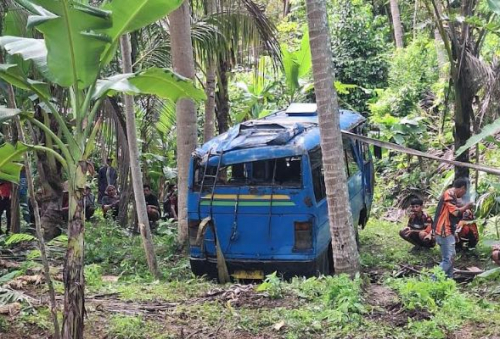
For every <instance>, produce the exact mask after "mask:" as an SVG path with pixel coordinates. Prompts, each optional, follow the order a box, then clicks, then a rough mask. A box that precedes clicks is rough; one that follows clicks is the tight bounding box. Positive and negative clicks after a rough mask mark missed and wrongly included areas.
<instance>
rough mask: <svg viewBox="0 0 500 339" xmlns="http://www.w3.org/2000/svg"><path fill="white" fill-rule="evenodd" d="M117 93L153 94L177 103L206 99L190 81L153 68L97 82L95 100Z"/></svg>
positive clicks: (170, 72) (164, 70)
mask: <svg viewBox="0 0 500 339" xmlns="http://www.w3.org/2000/svg"><path fill="white" fill-rule="evenodd" d="M117 92H120V93H128V94H151V95H156V96H159V97H161V98H165V99H170V100H172V101H177V100H178V99H179V98H181V97H191V98H192V99H195V100H203V99H205V98H206V96H205V92H204V91H203V90H201V89H197V88H194V87H193V85H192V82H191V81H190V80H189V79H186V78H184V77H181V76H180V75H177V74H175V73H174V72H172V71H170V70H167V69H162V68H157V67H153V68H150V69H148V70H146V71H143V72H139V73H137V74H118V75H114V76H111V77H109V78H106V79H103V80H99V81H97V85H96V91H95V93H94V98H96V99H98V98H101V97H102V96H104V95H114V94H116V93H117Z"/></svg>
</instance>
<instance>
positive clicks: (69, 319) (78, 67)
mask: <svg viewBox="0 0 500 339" xmlns="http://www.w3.org/2000/svg"><path fill="white" fill-rule="evenodd" d="M16 2H17V3H18V4H20V5H21V6H22V7H24V8H25V9H26V10H27V11H28V12H29V13H30V15H29V17H28V21H27V22H28V23H27V27H28V28H34V29H36V30H37V31H39V32H40V33H41V35H42V36H43V38H42V39H37V38H26V37H22V36H14V35H12V36H3V37H0V46H1V47H3V48H4V49H5V51H6V52H7V53H8V54H9V55H12V56H17V57H20V58H22V60H24V62H30V63H32V64H33V65H34V66H35V69H36V70H37V74H40V76H41V79H29V78H27V77H26V76H25V75H24V72H22V68H21V67H22V66H23V65H21V64H20V63H19V64H16V63H11V64H1V65H0V78H2V79H3V80H5V81H6V82H8V83H10V84H12V85H13V86H15V87H17V88H20V89H22V90H25V91H28V92H30V93H31V94H32V97H35V98H36V100H37V101H38V102H40V103H41V104H39V108H40V109H42V110H44V111H46V112H47V113H49V114H52V116H53V117H54V118H55V120H56V121H57V123H58V125H59V128H60V130H61V133H62V135H61V136H58V135H56V134H55V133H54V132H52V131H51V129H50V127H49V126H47V125H45V124H44V123H42V122H40V121H39V120H37V119H35V118H34V117H33V115H32V114H30V112H21V111H9V112H8V114H7V112H6V114H4V116H5V117H6V118H12V117H13V116H16V115H18V114H20V115H21V117H22V118H23V119H25V120H28V121H30V122H31V123H32V124H34V125H35V126H37V127H38V128H40V129H41V130H42V131H44V132H45V134H46V135H47V136H48V137H50V138H51V139H52V141H53V143H54V145H55V147H54V148H55V149H54V150H53V152H52V153H55V154H57V155H58V156H56V157H57V159H58V160H59V161H60V162H61V163H62V164H63V165H64V166H65V170H66V173H67V177H68V182H69V196H70V199H69V215H68V248H67V254H66V262H65V270H64V284H65V297H64V314H63V316H64V320H63V329H62V337H63V338H83V316H84V313H85V312H84V277H83V263H84V261H83V248H84V247H83V240H84V239H83V235H84V221H83V220H84V216H83V213H84V212H83V209H82V206H81V203H80V202H81V199H82V196H83V189H84V187H85V184H86V180H87V178H86V173H87V168H88V162H87V160H88V156H89V155H90V153H91V152H89V151H88V150H89V149H90V148H92V147H93V145H94V143H95V140H94V139H93V138H94V136H95V134H96V133H95V132H94V133H93V131H94V130H95V129H96V128H98V127H97V126H98V125H97V126H96V124H94V120H95V117H96V114H97V112H98V110H99V108H100V106H101V104H102V102H103V100H105V98H106V97H107V96H111V95H116V94H118V93H127V94H150V95H157V96H159V97H161V98H164V99H170V100H172V101H174V102H175V101H176V100H178V99H179V98H183V97H190V98H193V99H195V100H203V99H205V94H204V92H203V91H202V90H199V89H196V88H195V87H194V85H193V84H192V82H191V81H189V80H187V79H185V78H182V77H180V76H178V75H177V74H175V73H173V72H172V71H170V70H167V69H160V68H151V69H147V70H143V71H141V72H137V73H130V74H117V75H113V76H110V77H107V78H105V79H101V78H100V74H101V73H102V70H103V69H104V67H106V65H107V64H109V62H110V61H111V60H112V59H113V58H114V57H115V55H116V50H117V46H118V43H119V39H120V37H121V36H122V35H123V34H126V33H129V32H132V31H134V30H137V29H139V28H141V27H144V26H146V25H148V24H151V23H153V22H155V21H157V20H159V19H161V18H163V17H165V16H166V15H168V14H169V13H170V12H172V11H173V10H175V9H176V8H177V7H179V6H180V5H181V3H182V2H183V1H182V0H113V1H112V2H110V3H107V2H105V3H104V5H102V6H101V7H96V6H91V5H88V4H86V1H79V0H16ZM10 60H15V59H10ZM53 86H59V87H62V88H64V89H66V91H67V93H69V98H64V100H65V101H66V100H68V101H69V102H70V103H71V106H70V110H69V116H65V114H64V113H63V112H61V111H60V107H63V106H64V105H63V102H57V98H52V97H51V95H50V88H51V87H53ZM67 120H71V122H72V123H71V125H70V124H69V123H67ZM37 147H43V146H37ZM21 149H23V150H24V151H28V150H29V149H30V147H28V146H25V147H20V148H19V150H21ZM31 149H32V148H31ZM7 162H8V161H7ZM1 168H3V167H0V170H1Z"/></svg>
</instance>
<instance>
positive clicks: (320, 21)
mask: <svg viewBox="0 0 500 339" xmlns="http://www.w3.org/2000/svg"><path fill="white" fill-rule="evenodd" d="M306 8H307V20H308V23H309V36H310V45H311V54H312V64H313V78H314V88H315V93H316V103H317V105H318V120H319V129H320V139H321V141H320V142H321V149H322V154H323V167H324V174H325V185H326V195H327V202H328V215H329V221H330V233H331V236H332V250H333V261H334V268H335V272H336V273H347V274H349V275H351V276H353V275H354V274H355V273H356V272H358V271H359V253H358V251H357V246H356V235H355V229H354V227H353V222H352V215H351V209H350V205H349V195H348V188H347V176H346V171H345V166H346V165H345V158H344V150H343V145H342V136H341V132H340V114H339V106H338V98H337V92H336V91H335V88H334V87H333V86H332V84H333V83H334V80H335V77H334V71H333V65H332V51H331V49H330V46H331V42H330V39H331V38H330V33H329V32H330V31H329V29H328V21H327V20H328V19H327V11H326V2H325V0H307V1H306Z"/></svg>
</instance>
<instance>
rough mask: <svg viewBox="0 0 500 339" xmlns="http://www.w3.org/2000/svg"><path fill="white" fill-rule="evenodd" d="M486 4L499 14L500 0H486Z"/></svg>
mask: <svg viewBox="0 0 500 339" xmlns="http://www.w3.org/2000/svg"><path fill="white" fill-rule="evenodd" d="M488 6H490V9H491V10H492V11H493V12H495V13H496V14H500V0H488Z"/></svg>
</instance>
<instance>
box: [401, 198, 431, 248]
mask: <svg viewBox="0 0 500 339" xmlns="http://www.w3.org/2000/svg"><path fill="white" fill-rule="evenodd" d="M423 205H424V202H423V201H422V199H420V198H414V199H411V201H410V218H409V219H408V225H407V226H406V227H405V228H403V229H402V230H401V231H400V232H399V235H400V236H401V238H403V239H404V240H406V241H408V242H409V243H411V244H413V245H415V248H419V247H425V248H431V247H434V246H435V245H436V241H435V239H434V237H433V236H432V218H431V217H430V216H429V215H428V214H427V213H425V212H424V211H423V209H422V206H423Z"/></svg>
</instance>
